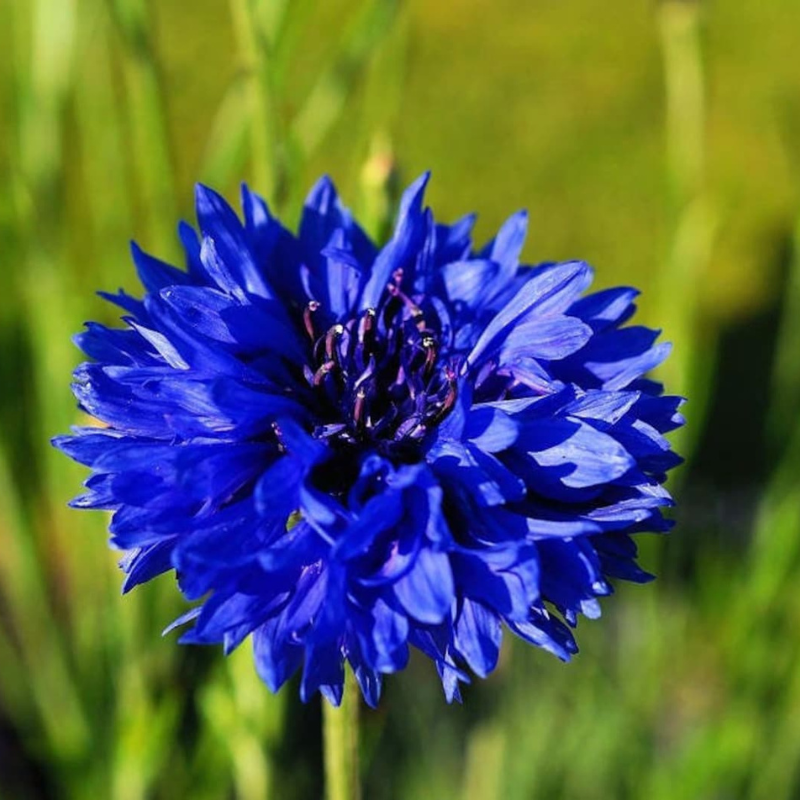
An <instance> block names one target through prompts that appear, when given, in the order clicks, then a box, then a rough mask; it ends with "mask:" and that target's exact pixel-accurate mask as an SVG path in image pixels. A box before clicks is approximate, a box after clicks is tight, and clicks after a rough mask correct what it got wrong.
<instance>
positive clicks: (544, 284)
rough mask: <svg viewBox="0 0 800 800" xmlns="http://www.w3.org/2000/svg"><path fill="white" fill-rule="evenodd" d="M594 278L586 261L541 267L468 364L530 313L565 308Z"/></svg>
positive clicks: (482, 339) (486, 333) (496, 319)
mask: <svg viewBox="0 0 800 800" xmlns="http://www.w3.org/2000/svg"><path fill="white" fill-rule="evenodd" d="M591 279H592V271H591V269H590V268H589V267H588V266H587V265H586V264H585V263H583V262H582V261H572V262H568V263H566V264H556V265H554V266H550V267H545V268H543V269H540V270H538V271H537V272H536V273H535V274H534V275H533V276H532V277H531V278H529V279H528V280H527V282H526V283H525V284H524V285H523V286H522V288H521V289H520V290H519V291H518V292H517V294H516V295H515V296H514V297H513V298H512V299H511V300H510V301H509V302H508V303H507V304H506V305H505V306H504V307H503V309H502V310H501V311H500V312H499V313H498V314H497V315H496V316H495V317H494V319H492V321H491V322H490V323H489V324H488V325H487V326H486V328H485V330H484V331H483V333H482V334H481V336H480V338H479V339H478V341H477V342H476V344H475V346H474V347H473V349H472V352H471V353H470V354H469V357H468V359H467V361H468V363H470V364H473V365H474V364H476V363H477V362H478V361H479V360H480V358H481V356H482V355H483V354H484V353H485V352H486V351H487V350H489V349H491V348H492V347H493V346H496V345H497V340H498V338H499V337H500V336H501V335H503V334H507V333H508V332H509V329H510V328H511V326H513V325H518V324H519V323H520V322H521V321H523V320H524V319H525V318H526V317H527V315H529V314H532V313H534V312H535V313H536V314H537V316H539V317H544V316H547V315H551V314H558V313H560V312H562V311H564V310H565V309H566V308H567V307H568V306H569V304H570V303H571V302H572V301H573V300H574V299H575V297H576V296H577V295H578V294H580V293H581V292H582V291H583V290H584V289H585V288H586V287H587V286H588V285H589V283H590V282H591Z"/></svg>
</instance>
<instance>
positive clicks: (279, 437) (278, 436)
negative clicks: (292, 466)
mask: <svg viewBox="0 0 800 800" xmlns="http://www.w3.org/2000/svg"><path fill="white" fill-rule="evenodd" d="M271 427H272V432H273V433H274V434H275V438H276V439H277V440H278V450H279V451H280V452H281V453H285V452H286V443H285V442H284V441H283V431H282V430H281V426H280V425H278V423H277V422H273V423H272V426H271Z"/></svg>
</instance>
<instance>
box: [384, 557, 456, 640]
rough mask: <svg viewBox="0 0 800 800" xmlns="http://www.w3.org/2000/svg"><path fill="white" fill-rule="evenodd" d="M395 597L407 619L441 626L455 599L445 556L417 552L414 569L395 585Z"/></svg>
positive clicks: (451, 574) (448, 564) (451, 576)
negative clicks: (403, 609) (409, 617)
mask: <svg viewBox="0 0 800 800" xmlns="http://www.w3.org/2000/svg"><path fill="white" fill-rule="evenodd" d="M394 593H395V596H396V597H397V599H398V600H399V601H400V603H401V605H402V606H403V608H405V610H406V611H407V612H408V614H409V615H410V616H412V617H414V618H415V619H417V620H419V621H420V622H424V623H427V624H429V625H435V624H437V623H439V622H441V621H442V620H443V619H444V618H445V616H446V615H447V614H448V613H449V612H450V607H451V605H452V603H453V599H454V597H455V594H454V587H453V573H452V571H451V569H450V561H449V559H448V557H447V555H446V554H445V553H436V552H434V551H433V550H430V549H428V548H423V549H422V550H420V552H419V555H418V556H417V560H416V562H415V564H414V567H413V568H412V569H411V570H410V571H409V572H408V573H407V574H406V575H405V576H404V577H402V578H401V579H400V580H399V581H397V583H395V584H394Z"/></svg>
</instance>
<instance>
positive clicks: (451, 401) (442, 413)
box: [431, 367, 458, 423]
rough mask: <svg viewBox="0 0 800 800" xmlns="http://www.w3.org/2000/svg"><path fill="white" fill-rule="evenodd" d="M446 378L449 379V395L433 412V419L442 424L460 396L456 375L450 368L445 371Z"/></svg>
mask: <svg viewBox="0 0 800 800" xmlns="http://www.w3.org/2000/svg"><path fill="white" fill-rule="evenodd" d="M445 378H447V384H448V386H447V394H446V395H445V397H444V400H442V402H441V405H440V406H439V407H438V408H437V409H436V410H435V411H434V412H433V415H432V416H431V419H432V421H433V422H434V423H439V422H441V421H442V420H443V419H444V418H445V417H446V416H447V415H448V414H449V413H450V411H451V410H452V408H453V406H454V405H455V402H456V397H457V396H458V383H457V381H456V374H455V372H453V370H451V369H450V368H449V367H448V368H447V369H446V370H445Z"/></svg>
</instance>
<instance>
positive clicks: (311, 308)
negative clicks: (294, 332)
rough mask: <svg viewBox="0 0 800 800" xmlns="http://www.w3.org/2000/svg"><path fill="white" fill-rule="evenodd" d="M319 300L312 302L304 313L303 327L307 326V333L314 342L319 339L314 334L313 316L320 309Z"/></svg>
mask: <svg viewBox="0 0 800 800" xmlns="http://www.w3.org/2000/svg"><path fill="white" fill-rule="evenodd" d="M319 305H320V304H319V301H318V300H311V301H310V302H309V303H308V305H307V306H306V307H305V309H304V311H303V325H305V329H306V333H308V335H309V336H310V337H311V341H312V342H313V341H314V340H315V339H316V338H317V337H316V336H315V334H314V320H312V319H311V315H312V314H313V313H314V312H315V311H316V310H317V309H318V308H319Z"/></svg>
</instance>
